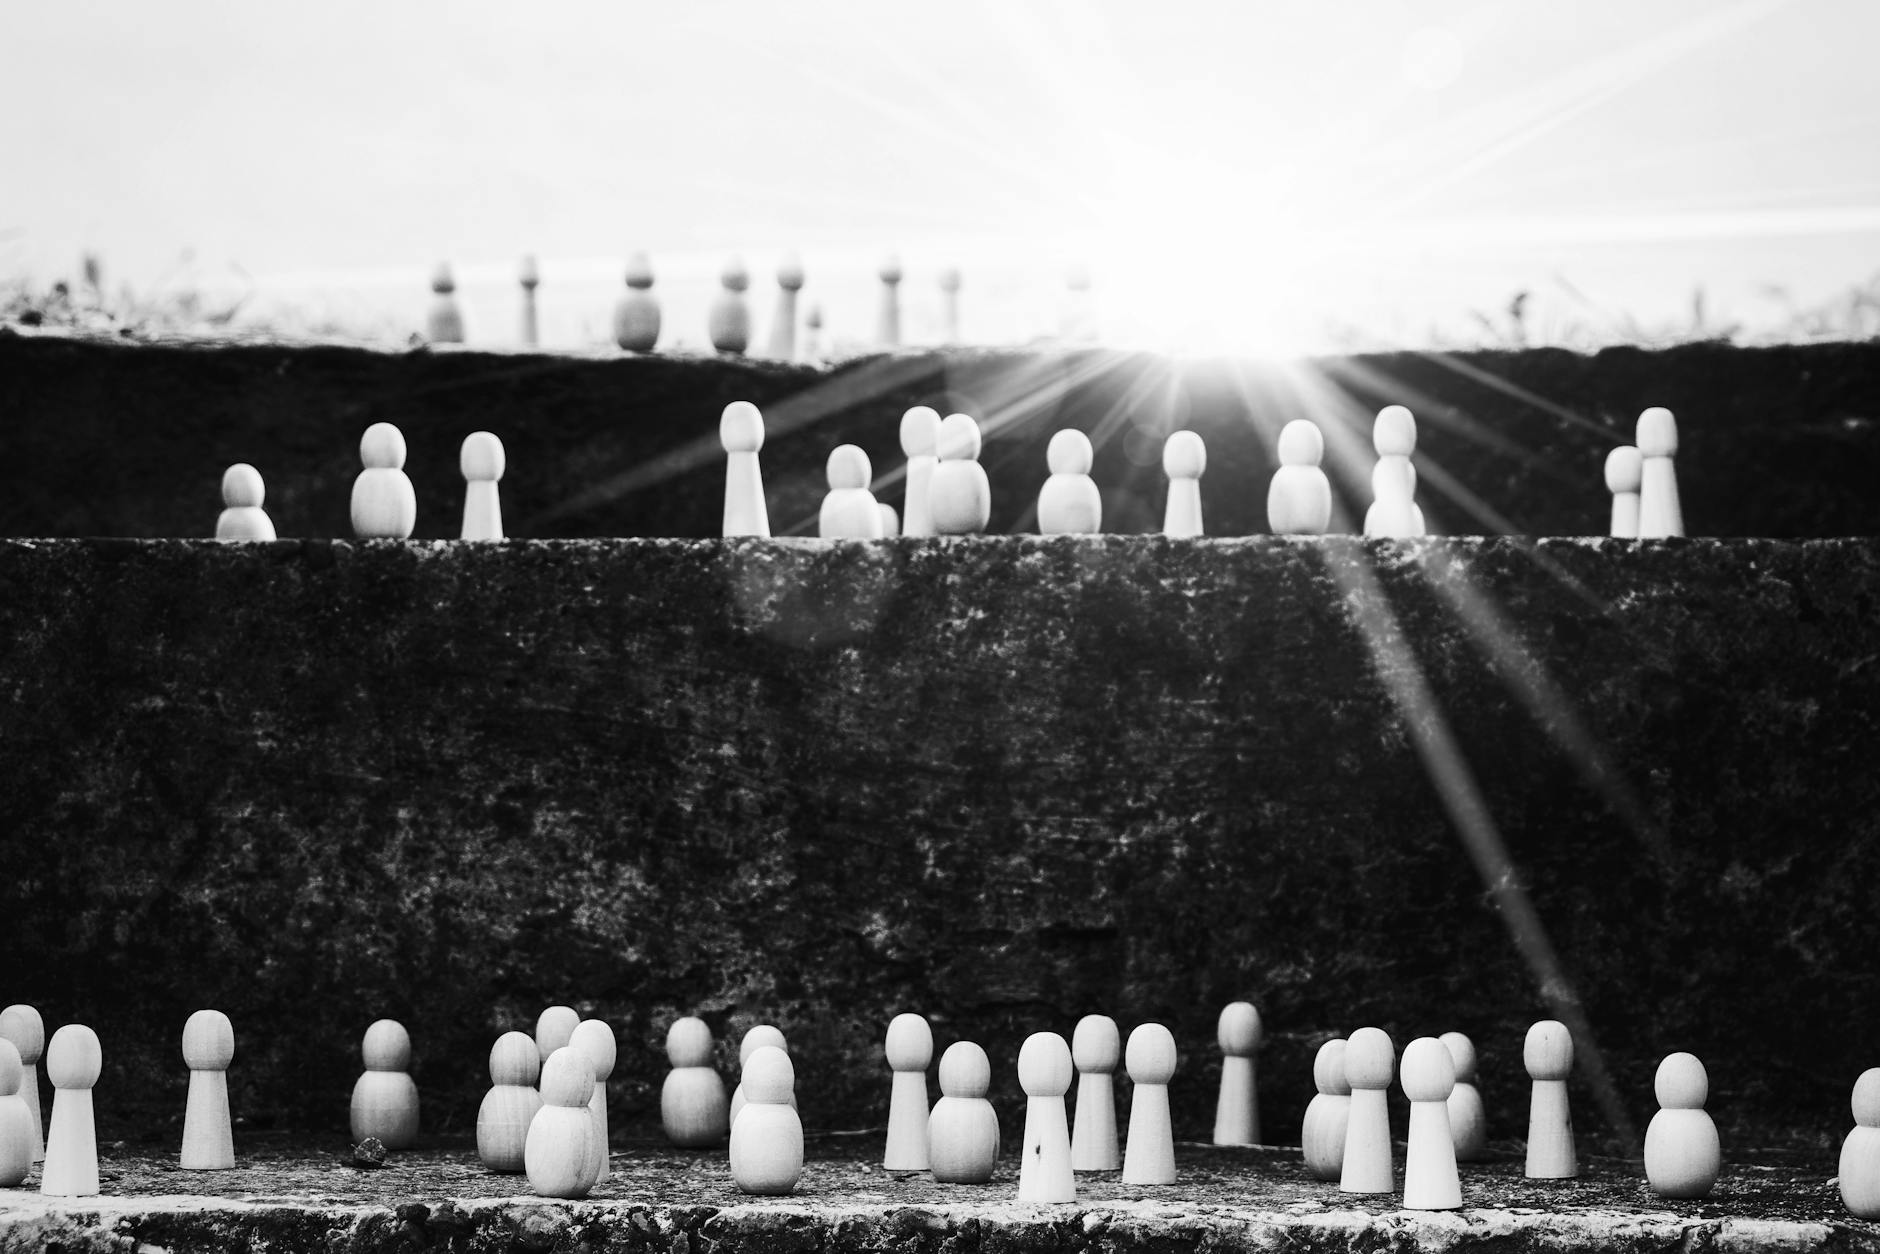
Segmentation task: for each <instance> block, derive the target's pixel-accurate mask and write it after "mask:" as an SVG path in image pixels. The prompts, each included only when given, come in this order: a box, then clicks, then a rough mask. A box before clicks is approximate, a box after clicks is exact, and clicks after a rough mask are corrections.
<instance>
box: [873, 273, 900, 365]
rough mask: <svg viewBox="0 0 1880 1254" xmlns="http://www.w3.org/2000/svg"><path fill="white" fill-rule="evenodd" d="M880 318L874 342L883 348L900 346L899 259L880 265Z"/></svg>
mask: <svg viewBox="0 0 1880 1254" xmlns="http://www.w3.org/2000/svg"><path fill="white" fill-rule="evenodd" d="M880 275H881V318H880V320H879V321H878V322H877V323H876V324H875V342H876V343H878V344H880V345H881V347H883V348H899V347H900V346H901V259H900V258H898V257H888V258H886V259H884V260H883V261H882V263H881V270H880Z"/></svg>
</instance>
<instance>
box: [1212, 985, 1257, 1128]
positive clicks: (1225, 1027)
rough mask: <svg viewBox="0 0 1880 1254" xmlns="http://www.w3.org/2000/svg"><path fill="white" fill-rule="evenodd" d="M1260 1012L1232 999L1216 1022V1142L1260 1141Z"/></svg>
mask: <svg viewBox="0 0 1880 1254" xmlns="http://www.w3.org/2000/svg"><path fill="white" fill-rule="evenodd" d="M1260 1036H1261V1032H1260V1012H1259V1011H1258V1010H1256V1009H1254V1007H1253V1003H1252V1002H1245V1001H1236V1002H1229V1003H1228V1004H1227V1006H1226V1007H1225V1008H1223V1009H1222V1011H1221V1018H1220V1021H1219V1023H1217V1024H1216V1025H1215V1037H1216V1039H1217V1040H1218V1041H1219V1043H1220V1046H1221V1094H1220V1098H1219V1100H1218V1101H1216V1102H1215V1104H1214V1143H1215V1144H1216V1145H1258V1144H1259V1143H1260V1095H1259V1086H1258V1083H1257V1080H1256V1078H1255V1066H1254V1060H1253V1056H1254V1054H1255V1053H1256V1052H1257V1051H1258V1050H1259V1048H1260Z"/></svg>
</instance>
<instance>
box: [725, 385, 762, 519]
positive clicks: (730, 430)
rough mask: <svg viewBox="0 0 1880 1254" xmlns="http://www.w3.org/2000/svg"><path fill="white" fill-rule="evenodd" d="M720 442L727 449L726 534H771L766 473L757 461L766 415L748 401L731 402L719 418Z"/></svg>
mask: <svg viewBox="0 0 1880 1254" xmlns="http://www.w3.org/2000/svg"><path fill="white" fill-rule="evenodd" d="M718 441H719V443H720V444H722V445H724V449H725V522H724V534H725V536H726V537H727V538H729V537H731V536H768V535H769V534H770V511H769V510H768V509H767V508H766V507H765V504H764V472H763V470H762V469H761V468H760V467H759V466H758V464H757V451H758V450H759V449H761V448H763V447H764V415H763V414H761V413H759V412H758V410H757V406H755V405H753V404H751V403H750V402H749V401H732V402H731V403H730V404H729V405H727V406H725V412H724V413H723V415H722V416H720V418H719V419H718Z"/></svg>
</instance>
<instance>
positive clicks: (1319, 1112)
mask: <svg viewBox="0 0 1880 1254" xmlns="http://www.w3.org/2000/svg"><path fill="white" fill-rule="evenodd" d="M1312 1083H1313V1085H1314V1087H1316V1088H1317V1089H1318V1092H1317V1093H1315V1094H1314V1095H1313V1098H1312V1100H1311V1101H1310V1102H1309V1103H1307V1105H1306V1115H1305V1121H1304V1122H1303V1124H1302V1125H1301V1126H1300V1129H1299V1148H1300V1150H1301V1151H1302V1152H1303V1153H1304V1155H1305V1160H1306V1170H1307V1171H1309V1172H1311V1173H1312V1176H1313V1178H1314V1179H1317V1180H1336V1179H1338V1178H1339V1177H1340V1176H1342V1175H1343V1174H1344V1171H1345V1124H1346V1123H1347V1122H1348V1121H1349V1119H1350V1117H1351V1084H1350V1082H1349V1081H1347V1080H1346V1079H1345V1038H1344V1037H1342V1036H1340V1037H1335V1038H1334V1039H1332V1040H1329V1041H1327V1042H1325V1044H1323V1045H1321V1046H1319V1052H1318V1054H1317V1055H1316V1056H1314V1058H1313V1060H1312Z"/></svg>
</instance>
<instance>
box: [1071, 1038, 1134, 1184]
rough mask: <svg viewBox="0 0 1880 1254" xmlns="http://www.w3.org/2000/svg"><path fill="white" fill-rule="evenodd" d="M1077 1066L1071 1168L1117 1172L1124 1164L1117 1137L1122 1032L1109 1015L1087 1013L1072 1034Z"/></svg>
mask: <svg viewBox="0 0 1880 1254" xmlns="http://www.w3.org/2000/svg"><path fill="white" fill-rule="evenodd" d="M1071 1061H1072V1062H1073V1063H1074V1064H1076V1067H1077V1118H1076V1120H1075V1121H1074V1122H1073V1123H1072V1124H1071V1170H1073V1171H1115V1170H1117V1169H1118V1168H1120V1167H1121V1166H1122V1165H1123V1151H1122V1148H1121V1146H1120V1145H1119V1144H1118V1141H1117V1136H1116V1082H1115V1076H1116V1068H1117V1065H1118V1064H1119V1063H1121V1062H1122V1061H1123V1034H1122V1032H1121V1031H1119V1030H1118V1029H1117V1026H1116V1020H1114V1019H1112V1018H1110V1016H1108V1015H1085V1016H1084V1017H1083V1018H1081V1019H1079V1020H1078V1021H1077V1027H1076V1029H1075V1030H1074V1031H1072V1033H1071Z"/></svg>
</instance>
